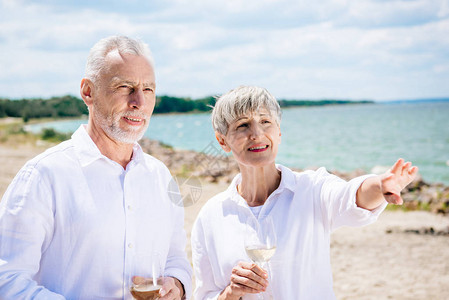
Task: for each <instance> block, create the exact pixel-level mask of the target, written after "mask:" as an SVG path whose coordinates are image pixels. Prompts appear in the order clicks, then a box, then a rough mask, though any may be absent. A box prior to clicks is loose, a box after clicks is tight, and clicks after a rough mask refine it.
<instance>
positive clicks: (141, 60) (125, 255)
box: [0, 37, 191, 299]
mask: <svg viewBox="0 0 449 300" xmlns="http://www.w3.org/2000/svg"><path fill="white" fill-rule="evenodd" d="M155 87H156V84H155V75H154V70H153V62H152V58H151V54H150V51H149V49H148V47H147V45H145V44H143V43H141V42H139V41H136V40H133V39H130V38H128V37H109V38H105V39H102V40H100V41H99V42H98V43H97V44H96V45H95V46H94V47H93V48H92V49H91V51H90V54H89V57H88V60H87V65H86V75H85V78H84V79H82V81H81V88H80V92H81V97H82V98H83V100H84V102H85V103H86V105H87V106H88V108H89V121H88V124H87V125H82V126H80V128H79V129H78V130H77V131H76V132H75V133H74V134H73V136H72V138H71V139H70V140H68V141H65V142H63V143H61V144H59V145H57V146H55V147H53V148H50V149H48V150H47V151H45V152H44V153H42V154H41V155H39V156H37V157H35V158H34V159H32V160H31V161H29V162H28V163H27V164H26V165H25V166H24V167H23V168H22V169H21V170H20V172H19V173H18V174H17V176H16V177H15V178H14V180H13V182H12V183H11V185H10V186H9V188H8V190H7V191H6V193H5V195H4V197H3V199H2V201H1V203H0V298H1V299H131V295H130V293H129V290H128V288H129V287H128V284H127V281H128V279H127V278H130V277H131V276H133V274H132V271H131V269H130V266H132V265H134V264H136V263H137V264H139V263H140V262H135V261H134V260H135V257H136V256H137V255H138V254H141V253H146V254H151V253H157V254H158V257H160V258H161V260H162V263H165V268H164V272H165V276H166V280H165V282H164V284H163V286H162V289H161V291H160V294H161V295H162V296H163V297H162V298H161V299H180V298H185V297H187V298H188V297H189V295H190V293H191V267H190V264H189V262H188V260H187V256H186V253H185V252H184V247H185V243H186V237H185V232H184V229H183V220H184V217H183V214H184V212H183V209H182V208H181V207H178V206H176V205H174V204H173V203H172V201H170V198H169V196H168V193H167V188H168V186H169V182H170V180H171V179H172V178H171V175H170V173H169V171H168V169H167V168H166V167H165V166H164V165H163V164H162V163H161V162H160V161H158V160H156V159H155V158H153V157H151V156H150V155H148V154H145V153H143V151H142V149H141V148H140V146H139V145H138V144H137V141H138V140H139V139H140V138H141V137H142V136H143V134H144V132H145V130H146V129H147V127H148V124H149V121H150V117H151V114H152V112H153V108H154V105H155Z"/></svg>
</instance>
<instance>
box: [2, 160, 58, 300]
mask: <svg viewBox="0 0 449 300" xmlns="http://www.w3.org/2000/svg"><path fill="white" fill-rule="evenodd" d="M52 235H53V209H52V191H51V188H50V186H49V185H48V184H47V181H46V180H45V178H43V177H42V176H41V175H40V174H39V172H38V170H36V169H35V168H34V167H33V166H32V165H29V166H25V167H24V168H22V170H20V172H19V173H18V174H17V176H16V177H15V178H14V180H13V182H12V183H11V185H10V186H9V187H8V189H7V191H6V193H5V195H4V197H3V200H2V201H1V203H0V295H1V297H0V298H1V299H15V300H16V299H65V298H64V297H63V296H61V295H58V294H55V293H53V292H51V291H50V290H48V289H46V288H45V287H43V286H39V285H38V284H37V282H36V281H35V280H34V277H35V276H36V274H37V273H38V271H39V264H40V259H41V255H42V252H43V251H45V249H46V247H47V246H48V244H49V243H50V240H51V237H52Z"/></svg>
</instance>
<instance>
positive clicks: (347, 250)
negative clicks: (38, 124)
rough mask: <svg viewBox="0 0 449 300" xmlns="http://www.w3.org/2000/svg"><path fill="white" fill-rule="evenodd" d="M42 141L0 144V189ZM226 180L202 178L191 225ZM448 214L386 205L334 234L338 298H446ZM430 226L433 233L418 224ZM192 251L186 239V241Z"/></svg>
mask: <svg viewBox="0 0 449 300" xmlns="http://www.w3.org/2000/svg"><path fill="white" fill-rule="evenodd" d="M44 149H45V146H35V145H31V144H20V145H16V146H14V147H13V146H10V145H8V144H0V165H1V171H0V195H1V196H3V194H4V192H5V190H6V188H7V186H8V184H9V183H10V182H11V180H12V178H13V177H14V175H15V174H16V173H17V171H18V170H19V169H20V168H21V167H22V166H23V164H24V163H25V162H26V161H27V160H28V159H30V158H32V157H34V156H35V155H37V154H39V153H40V152H42V151H43V150H44ZM226 187H227V183H225V182H219V183H210V182H208V181H207V180H201V197H200V198H199V200H198V201H197V202H196V203H195V204H193V205H191V206H189V207H187V208H186V211H185V229H186V232H187V234H188V238H189V239H190V230H191V228H192V225H193V222H194V220H195V218H196V216H197V214H198V212H199V210H200V209H201V207H202V205H203V204H204V203H205V202H206V201H207V200H208V199H209V198H210V197H211V196H213V195H215V194H216V193H218V192H220V191H222V190H224V189H225V188H226ZM448 226H449V217H448V216H443V215H438V214H433V213H429V212H424V211H412V212H402V211H385V212H384V213H383V214H382V215H381V217H380V219H379V221H378V222H377V223H375V224H373V225H370V226H367V227H363V228H342V229H339V230H337V231H336V232H335V233H334V234H333V236H332V243H331V248H332V250H331V256H332V269H333V276H334V290H335V293H336V296H337V298H338V299H441V300H444V299H449V285H448V283H449V251H448V249H449V236H448V235H442V234H441V235H438V234H436V233H438V232H439V231H445V230H446V231H447V228H448ZM430 227H432V230H433V231H434V233H433V234H432V233H431V232H430V233H428V234H426V233H425V232H424V231H423V230H422V229H423V228H427V229H429V228H430ZM187 251H188V255H189V257H191V249H190V243H188V245H187Z"/></svg>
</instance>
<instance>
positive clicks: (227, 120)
mask: <svg viewBox="0 0 449 300" xmlns="http://www.w3.org/2000/svg"><path fill="white" fill-rule="evenodd" d="M262 108H265V109H266V110H268V112H269V113H270V114H271V116H272V117H273V118H274V119H275V121H276V123H277V125H278V126H280V125H281V116H282V113H281V108H280V107H279V103H278V102H277V100H276V98H275V97H274V96H273V95H272V94H270V92H268V90H267V89H264V88H261V87H257V86H239V87H237V88H235V89H233V90H230V91H229V92H227V93H226V94H224V95H222V96H220V97H218V98H217V102H216V103H215V106H214V108H213V110H212V126H213V128H214V130H215V131H218V132H219V133H221V134H223V135H226V133H227V132H228V127H229V124H231V123H232V122H234V120H236V119H237V118H239V117H240V116H242V115H246V114H248V113H253V112H256V111H258V110H259V109H262Z"/></svg>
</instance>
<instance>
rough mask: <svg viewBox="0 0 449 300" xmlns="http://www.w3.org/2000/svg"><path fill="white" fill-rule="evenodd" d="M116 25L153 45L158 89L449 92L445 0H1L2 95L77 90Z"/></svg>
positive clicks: (182, 92) (194, 92)
mask: <svg viewBox="0 0 449 300" xmlns="http://www.w3.org/2000/svg"><path fill="white" fill-rule="evenodd" d="M116 34H123V35H129V36H132V37H138V38H141V39H143V40H144V41H146V42H147V43H148V44H149V45H150V48H151V50H152V52H153V55H154V59H155V62H156V76H157V93H158V94H159V95H172V96H183V97H192V98H199V97H204V96H210V95H219V94H222V93H224V92H226V91H228V90H229V89H231V88H234V87H236V86H238V85H242V84H252V85H259V86H263V87H266V88H267V89H268V90H269V91H271V92H272V93H273V94H274V95H275V96H276V97H277V98H279V99H322V98H332V99H352V100H359V99H372V100H379V101H382V100H397V99H417V98H429V97H448V96H449V0H407V1H394V0H393V1H387V0H378V1H374V0H371V1H368V0H353V1H349V0H325V1H321V0H315V1H312V0H310V1H301V0H296V1H293V0H242V1H235V0H227V1H207V0H189V1H184V0H183V1H181V0H177V1H175V0H156V1H150V0H148V1H137V0H131V1H106V0H100V1H86V0H81V1H56V0H53V1H51V0H46V1H45V0H43V1H22V0H0V53H1V56H0V70H1V72H0V97H8V98H20V97H51V96H60V95H65V94H72V95H75V96H78V95H79V90H78V88H79V82H80V80H81V78H82V77H83V74H84V65H85V61H86V57H87V54H88V52H89V49H90V48H91V47H92V45H93V44H94V43H95V42H96V41H98V40H99V39H100V38H103V37H105V36H109V35H116Z"/></svg>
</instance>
